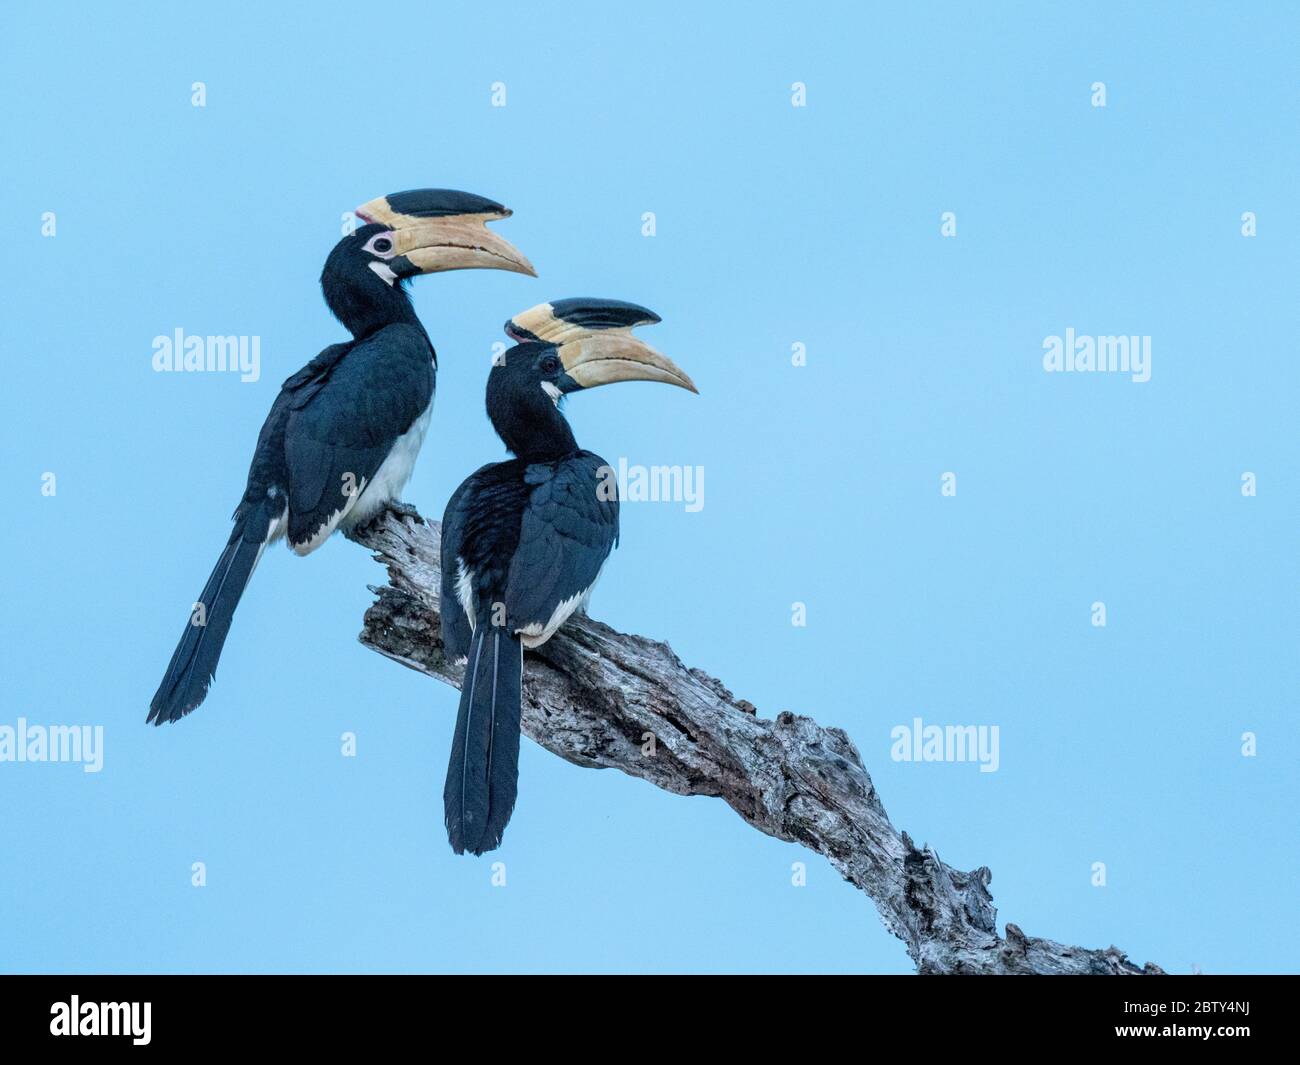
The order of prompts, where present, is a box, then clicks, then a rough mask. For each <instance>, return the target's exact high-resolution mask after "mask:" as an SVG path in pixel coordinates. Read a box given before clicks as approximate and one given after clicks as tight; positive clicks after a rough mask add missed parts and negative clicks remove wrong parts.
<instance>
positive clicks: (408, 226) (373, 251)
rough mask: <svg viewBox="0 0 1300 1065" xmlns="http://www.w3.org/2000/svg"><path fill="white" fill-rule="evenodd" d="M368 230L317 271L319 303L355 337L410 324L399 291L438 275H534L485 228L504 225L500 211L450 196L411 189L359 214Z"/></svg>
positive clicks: (466, 195)
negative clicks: (491, 224)
mask: <svg viewBox="0 0 1300 1065" xmlns="http://www.w3.org/2000/svg"><path fill="white" fill-rule="evenodd" d="M356 214H357V217H359V218H360V219H361V220H362V221H364V222H365V223H366V224H365V225H363V226H361V227H360V228H359V229H357V230H356V231H354V232H353V233H351V234H349V235H348V236H346V237H344V238H343V239H342V240H340V241H339V242H338V243H337V244H336V245H335V246H334V250H333V251H331V252H330V254H329V258H328V259H326V260H325V268H324V270H323V271H321V279H320V280H321V288H322V290H323V291H324V293H325V302H326V303H327V304H328V305H329V308H330V310H331V311H333V312H334V314H335V316H336V317H337V318H338V319H339V321H341V322H342V323H343V324H344V325H345V326H347V327H348V328H349V329H351V330H352V332H353V333H354V334H356V335H358V336H360V335H362V334H364V333H366V332H369V331H370V330H371V329H374V328H377V327H380V326H383V325H387V324H388V323H389V322H391V321H395V320H403V319H406V318H409V317H410V310H409V304H408V302H407V297H406V293H405V290H404V288H403V285H404V284H405V283H406V282H407V281H409V280H410V279H411V278H413V277H415V276H416V275H418V274H432V273H437V272H439V271H441V270H472V269H487V270H509V271H511V272H513V273H517V274H529V275H531V276H532V277H536V276H537V273H536V271H535V270H534V269H533V266H532V263H530V262H529V261H528V260H527V259H526V258H524V256H523V255H522V254H521V253H520V252H519V250H518V249H517V248H515V247H514V246H513V245H512V244H510V243H509V242H508V241H506V240H503V239H502V238H501V237H499V236H497V235H496V234H495V233H493V232H491V231H490V230H489V229H488V228H487V223H488V222H490V221H493V220H495V219H498V218H509V217H510V211H509V210H507V209H506V208H505V207H502V206H501V204H499V203H496V202H494V201H493V200H489V199H486V198H484V197H482V196H475V195H474V194H473V193H470V192H457V191H456V190H454V189H415V190H412V191H410V192H398V193H394V194H393V195H391V196H381V197H380V198H379V199H377V200H371V201H370V202H369V203H367V204H364V205H362V206H361V207H358V208H357V210H356Z"/></svg>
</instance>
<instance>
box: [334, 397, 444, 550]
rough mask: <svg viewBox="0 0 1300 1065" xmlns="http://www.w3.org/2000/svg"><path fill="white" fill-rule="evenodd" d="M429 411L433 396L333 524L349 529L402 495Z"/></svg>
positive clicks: (422, 437) (428, 417)
mask: <svg viewBox="0 0 1300 1065" xmlns="http://www.w3.org/2000/svg"><path fill="white" fill-rule="evenodd" d="M432 414H433V400H430V401H429V405H428V406H427V407H425V408H424V413H423V414H421V415H420V416H419V417H418V418H416V419H415V421H414V422H413V423H412V424H411V428H409V429H408V430H406V432H405V433H403V434H402V435H401V436H399V437H398V438H397V440H396V441H395V442H394V443H393V449H392V450H391V451H390V452H389V453H388V457H387V458H386V459H384V461H383V463H382V464H381V465H380V467H379V469H378V470H376V471H375V476H374V477H373V478H372V479H371V480H370V482H369V483H368V484H366V485H365V487H364V488H362V490H361V495H360V496H358V497H357V501H356V503H355V504H354V505H353V506H352V507H350V508H349V509H348V510H346V511H345V512H344V513H343V514H342V515H341V516H340V517H339V520H338V522H337V523H336V524H339V525H342V527H343V528H344V529H350V528H352V527H353V526H354V525H364V524H365V523H366V522H368V521H369V520H370V519H371V518H373V517H374V516H375V515H376V514H378V513H379V512H380V511H381V510H383V509H384V507H385V506H387V504H388V502H389V501H390V500H393V499H400V498H401V496H402V489H404V488H405V487H406V482H407V481H409V480H410V479H411V473H412V471H413V470H414V469H415V460H416V459H417V458H418V457H419V455H420V448H421V447H422V446H423V445H424V436H425V433H427V432H428V431H429V419H430V417H431V416H432ZM330 531H331V532H332V531H333V530H332V529H331V530H330Z"/></svg>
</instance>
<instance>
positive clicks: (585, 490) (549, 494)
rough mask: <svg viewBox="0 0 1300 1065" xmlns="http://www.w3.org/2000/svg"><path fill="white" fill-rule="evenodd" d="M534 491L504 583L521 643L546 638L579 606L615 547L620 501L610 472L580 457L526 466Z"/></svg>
mask: <svg viewBox="0 0 1300 1065" xmlns="http://www.w3.org/2000/svg"><path fill="white" fill-rule="evenodd" d="M525 480H526V481H528V482H530V483H532V484H533V485H534V487H533V490H532V493H531V495H530V496H529V500H528V506H527V507H526V509H525V510H524V514H523V520H522V522H521V524H520V528H519V544H518V546H517V547H516V549H515V553H514V558H513V559H511V562H510V573H509V578H508V580H507V582H506V589H507V590H506V604H505V606H506V617H507V618H508V619H509V624H510V626H511V628H512V629H515V630H522V631H523V633H524V634H525V635H526V636H540V635H543V634H544V635H545V636H547V637H549V635H550V632H551V631H554V628H555V626H557V625H559V624H560V623H562V622H563V621H564V619H565V618H566V617H568V615H569V614H570V613H572V612H573V610H574V608H575V607H577V606H578V605H579V603H580V601H581V599H582V597H583V595H584V594H585V593H586V592H587V591H589V590H590V588H591V586H592V585H593V584H594V583H595V582H596V578H597V577H598V576H599V575H600V568H601V566H603V565H604V564H605V559H607V558H608V557H609V553H610V551H611V550H612V549H613V548H614V545H615V544H616V543H617V542H618V494H617V491H616V490H615V488H614V484H613V479H612V474H611V473H610V470H609V466H608V464H607V463H606V462H605V460H604V459H602V458H601V457H600V456H599V455H593V454H592V453H591V452H590V451H579V452H578V453H577V454H576V455H574V456H572V457H571V458H568V459H565V460H564V461H563V462H560V463H557V464H555V465H553V466H552V465H550V464H537V465H533V466H530V467H528V470H527V472H526V474H525Z"/></svg>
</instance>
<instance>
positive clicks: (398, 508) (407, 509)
mask: <svg viewBox="0 0 1300 1065" xmlns="http://www.w3.org/2000/svg"><path fill="white" fill-rule="evenodd" d="M389 514H393V515H396V517H397V518H399V519H401V518H411V519H412V520H414V521H415V522H416V524H419V525H423V524H424V518H423V517H422V516H421V515H420V512H419V511H418V510H416V509H415V507H413V506H412V505H411V504H410V503H403V502H402V501H401V500H400V499H392V500H389V502H388V503H387V504H386V506H385V507H384V509H383V510H381V511H379V512H378V513H377V514H376V515H375V516H374V517H373V518H371V519H370V520H369V521H365V522H362V523H361V524H360V525H354V526H352V528H351V529H349V530H348V531H347V533H346V535H347V538H348V539H349V540H359V539H361V538H363V537H367V536H371V535H373V534H374V533H377V532H378V531H379V527H380V526H381V525H383V523H384V519H385V518H386V517H388V515H389Z"/></svg>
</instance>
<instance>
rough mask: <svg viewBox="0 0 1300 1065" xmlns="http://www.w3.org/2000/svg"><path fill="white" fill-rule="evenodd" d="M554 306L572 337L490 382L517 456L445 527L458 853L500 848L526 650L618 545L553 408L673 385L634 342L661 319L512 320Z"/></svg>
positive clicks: (451, 826)
mask: <svg viewBox="0 0 1300 1065" xmlns="http://www.w3.org/2000/svg"><path fill="white" fill-rule="evenodd" d="M552 308H554V310H553V309H552ZM561 308H562V309H563V311H564V312H565V313H564V315H563V316H562V317H564V319H565V324H566V325H576V326H577V327H578V328H577V329H570V330H568V335H569V336H570V343H569V344H559V345H557V344H553V343H549V342H546V341H542V340H537V339H526V340H524V342H523V343H520V344H517V345H516V346H515V347H513V348H511V349H509V350H508V351H507V352H506V353H505V354H504V356H503V357H502V358H501V359H499V360H498V361H497V362H496V363H495V364H494V366H493V368H492V371H491V373H490V374H489V376H488V386H487V410H488V417H489V418H490V419H491V421H492V425H493V427H494V428H495V429H496V432H497V435H499V436H500V437H501V439H502V441H503V442H504V443H505V445H506V447H507V448H508V449H509V450H510V451H511V452H513V453H514V456H515V457H514V458H513V459H510V460H508V461H505V462H496V463H491V464H489V465H487V466H484V467H482V468H481V469H479V470H477V471H476V472H475V473H473V474H472V475H471V476H470V477H468V478H467V479H466V480H465V481H464V483H462V484H461V486H460V487H459V488H458V489H457V490H456V491H455V493H454V494H453V495H452V497H451V499H450V501H449V502H448V504H447V509H446V513H445V514H444V517H443V523H442V589H441V598H442V604H443V606H442V631H443V642H444V645H445V647H446V649H447V651H448V653H449V654H451V655H453V656H464V657H466V659H467V663H466V672H465V680H464V682H463V684H462V687H461V698H460V709H459V713H458V716H457V722H456V731H455V735H454V737H453V741H452V754H451V760H450V764H449V766H448V770H447V783H446V787H445V789H444V792H443V799H444V805H445V808H446V821H447V833H448V838H449V839H450V842H451V845H452V848H453V849H454V850H455V851H456V852H457V853H458V854H459V853H463V852H465V851H469V852H470V853H473V854H482V853H483V852H485V851H489V850H492V849H493V848H495V847H496V846H498V844H499V843H500V841H501V836H502V833H503V832H504V830H505V826H506V822H507V821H508V820H509V818H510V814H511V811H512V810H513V808H514V804H515V797H516V790H517V778H518V766H517V762H518V751H519V722H520V693H521V690H522V667H523V649H524V648H525V647H532V646H537V645H539V644H541V643H544V642H545V641H546V640H548V639H549V638H550V637H551V635H552V634H553V633H554V632H555V630H556V629H557V628H558V627H559V626H560V625H562V624H563V623H564V621H565V620H566V619H567V618H568V617H569V616H570V615H571V614H572V613H573V612H574V611H575V610H578V609H581V608H582V607H583V606H584V604H585V600H586V598H587V596H588V595H589V593H590V591H591V588H592V586H593V585H594V584H595V582H596V579H597V577H598V576H599V575H600V571H601V568H602V567H603V566H604V564H605V561H606V559H607V558H608V557H609V554H610V552H611V551H612V550H613V548H614V547H615V545H616V543H617V541H618V531H619V524H618V522H619V509H618V490H617V482H616V480H615V478H614V476H613V472H612V470H611V468H610V466H609V464H608V463H606V462H605V460H604V459H602V458H601V457H600V456H599V455H596V454H594V453H592V452H590V451H586V450H583V449H582V448H580V447H578V444H577V441H576V440H575V438H574V436H573V432H572V430H571V429H570V427H569V424H568V422H567V421H566V419H565V417H564V415H563V414H562V413H561V411H560V400H561V399H562V398H563V397H564V396H565V395H567V394H569V393H572V392H574V391H577V390H579V389H580V388H583V387H591V386H592V385H596V384H602V383H606V382H609V381H615V380H627V379H632V378H635V377H643V378H644V379H648V380H660V379H664V378H663V374H664V373H665V371H664V369H663V368H664V367H671V369H672V370H673V371H675V372H677V373H680V371H676V368H675V367H672V364H671V363H670V362H668V361H667V360H665V359H664V358H663V357H662V356H660V355H658V354H657V353H654V352H652V351H651V350H650V349H649V348H646V347H645V346H644V345H641V344H640V342H639V341H632V340H631V338H630V336H629V335H628V333H629V332H630V328H631V326H632V325H633V324H639V323H640V322H645V321H651V320H653V321H658V317H657V316H656V315H654V314H653V312H649V311H646V310H645V309H644V308H640V307H636V306H635V305H634V304H624V303H621V302H619V301H609V300H599V301H597V300H586V301H575V300H569V301H558V302H557V303H555V304H550V305H541V306H540V307H538V308H533V310H532V311H530V312H527V314H526V315H525V316H521V317H523V318H524V319H525V321H527V322H530V323H543V324H545V323H553V322H554V321H555V319H557V318H559V317H561V315H560V314H559V310H560V309H561ZM646 315H649V317H648V318H647V317H646ZM517 326H518V323H517V322H515V320H514V319H512V322H511V323H508V325H507V332H508V333H510V334H511V335H512V336H515V337H519V336H521V335H530V334H531V330H527V329H525V328H516V327H517ZM604 331H608V334H607V335H606V336H604V337H603V338H602V335H601V334H602V333H603V332H604ZM615 334H617V335H615ZM602 362H604V363H606V364H607V365H605V366H603V367H602V366H600V365H598V364H600V363H602ZM638 365H640V366H641V371H642V372H639V373H638V372H635V371H636V368H637V367H638ZM629 367H631V368H632V369H629ZM652 374H653V375H654V376H651V375H652ZM575 375H576V376H575ZM682 380H683V381H686V382H687V384H689V379H688V378H685V376H684V375H682ZM458 607H459V609H458Z"/></svg>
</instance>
